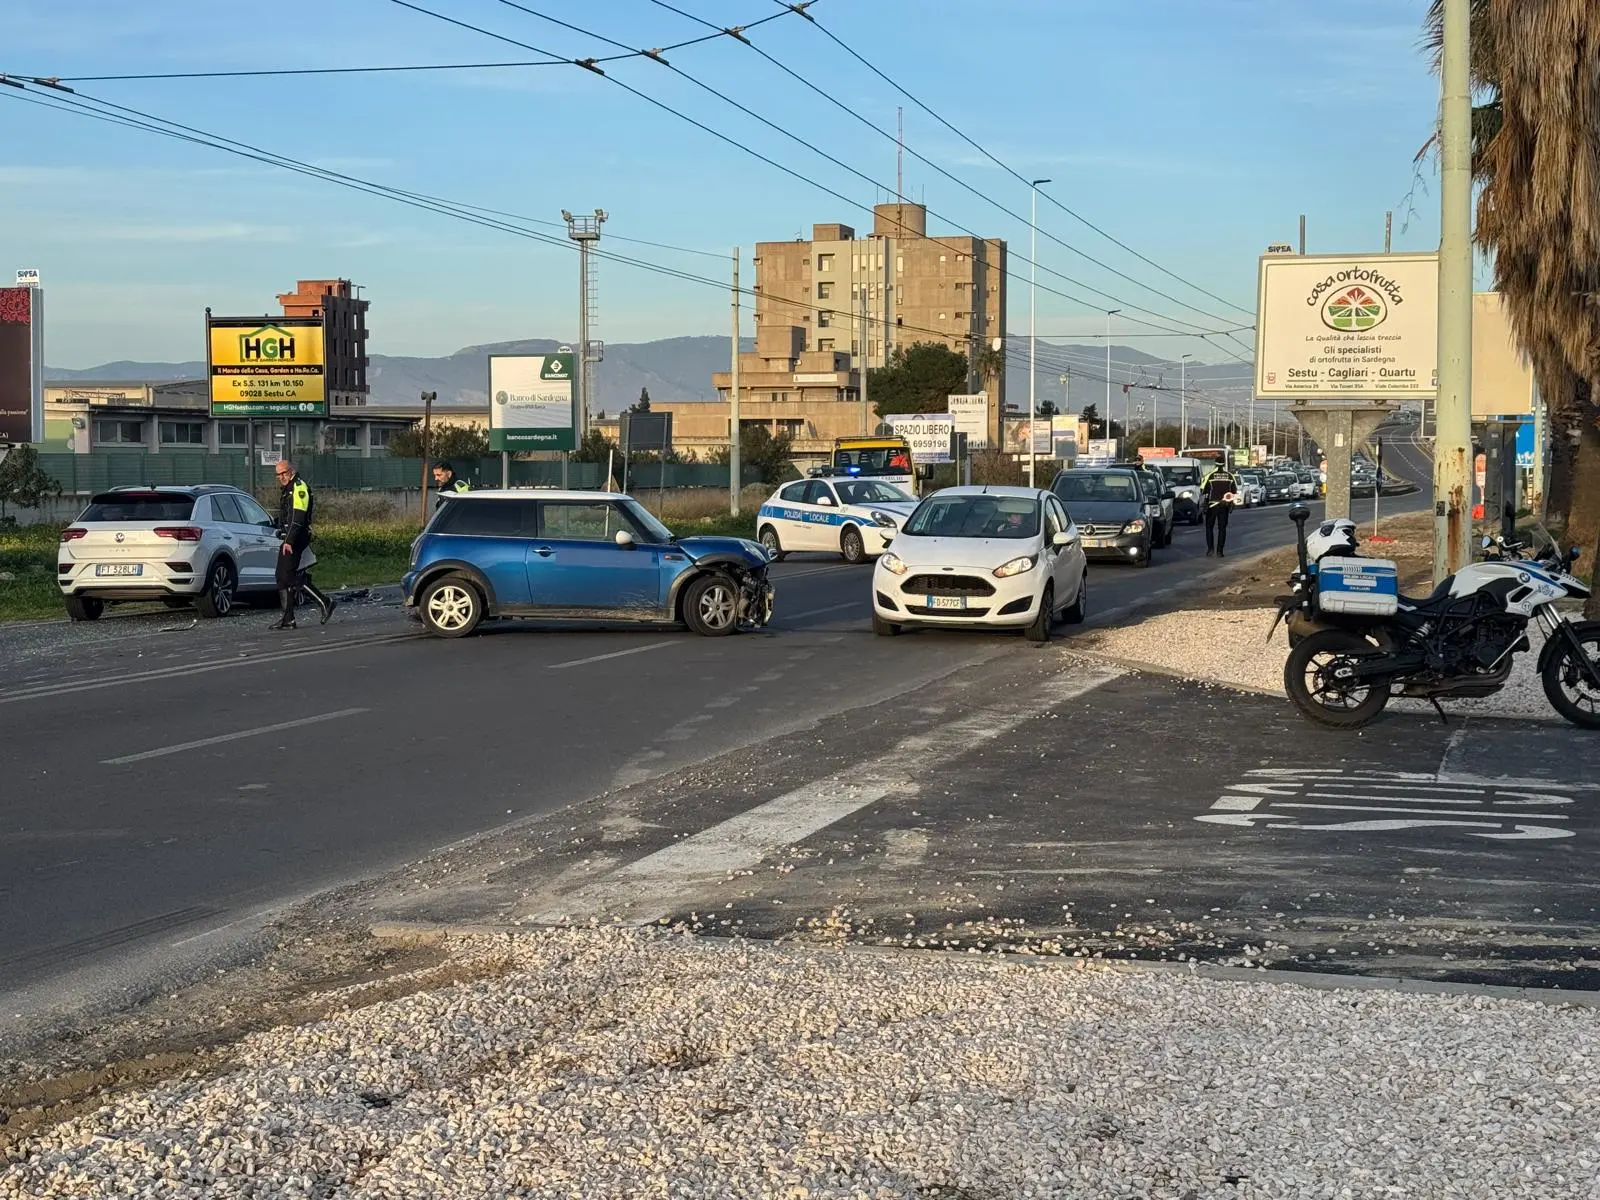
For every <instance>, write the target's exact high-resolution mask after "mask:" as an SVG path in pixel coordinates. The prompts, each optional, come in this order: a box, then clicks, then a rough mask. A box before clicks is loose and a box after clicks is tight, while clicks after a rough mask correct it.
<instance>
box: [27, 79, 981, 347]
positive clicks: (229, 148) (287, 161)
mask: <svg viewBox="0 0 1600 1200" xmlns="http://www.w3.org/2000/svg"><path fill="white" fill-rule="evenodd" d="M12 78H21V77H20V76H17V77H12ZM29 78H30V81H32V79H31V77H29ZM42 86H46V87H53V86H54V85H51V84H43V85H42ZM0 97H11V98H15V99H18V100H23V101H26V102H29V103H32V104H36V105H40V106H42V107H45V108H52V109H57V110H59V111H62V112H67V113H70V114H73V115H77V116H85V117H90V118H93V119H97V120H101V121H105V122H109V123H111V124H115V125H121V126H126V127H129V128H133V129H139V130H143V131H145V132H149V133H155V134H159V135H161V136H165V137H169V138H173V139H175V140H178V141H182V142H188V143H192V144H194V145H199V146H205V147H208V148H211V149H215V150H221V151H223V152H225V153H228V154H233V155H236V156H238V157H241V158H246V159H251V160H254V161H256V162H260V163H263V164H266V165H268V166H274V167H279V168H281V169H284V170H288V171H292V172H294V173H296V174H301V175H306V176H308V177H311V178H314V179H319V180H321V181H323V182H327V183H333V184H336V185H338V186H341V187H346V188H350V189H352V190H355V191H359V192H364V193H366V194H368V195H372V196H376V197H379V198H381V199H389V200H393V201H395V202H397V203H401V204H405V205H408V206H409V207H412V208H417V209H421V210H423V211H428V212H433V213H436V214H439V215H442V216H448V217H453V218H455V219H457V220H462V221H466V222H468V223H471V224H474V225H479V226H482V227H484V228H487V229H490V230H494V231H497V232H502V233H509V234H512V235H513V236H518V237H522V238H525V239H528V240H531V241H535V242H538V243H541V244H544V245H549V246H554V247H556V248H559V249H563V250H569V251H570V250H575V249H576V247H575V246H574V245H573V243H572V242H571V241H570V240H568V239H567V238H564V237H557V236H555V235H553V234H546V233H541V232H539V231H537V230H532V229H526V228H524V227H522V226H521V225H518V224H514V223H513V222H514V221H517V220H525V219H529V218H521V217H512V218H510V219H497V218H494V217H492V216H488V215H484V214H487V213H492V212H494V211H495V210H489V209H483V208H482V207H481V206H476V205H463V204H461V203H460V202H458V201H453V200H448V199H445V198H443V197H438V196H430V195H428V194H427V193H423V192H411V191H407V190H406V189H403V188H396V187H393V186H390V185H387V184H379V183H374V182H373V181H371V180H366V179H362V178H360V177H358V176H354V175H350V174H348V173H345V172H342V171H334V170H332V169H331V168H326V167H318V166H315V165H313V164H310V163H305V162H302V161H300V160H298V159H293V158H290V157H288V156H287V155H282V154H277V153H276V152H274V151H270V150H265V149H262V148H261V147H259V146H254V145H252V144H251V143H248V142H239V141H235V140H234V139H231V138H226V137H223V136H222V135H220V134H212V133H209V132H207V131H205V130H202V129H197V128H195V127H194V126H190V125H184V124H182V123H180V122H176V121H171V120H169V119H168V118H165V117H159V116H155V115H153V114H150V113H144V112H142V111H140V110H138V109H134V108H130V107H128V106H126V105H120V104H116V103H114V102H112V101H109V100H102V99H99V98H98V97H94V96H89V95H87V94H85V93H81V92H70V91H63V90H61V89H59V88H57V89H56V90H55V91H53V92H52V93H51V94H50V95H49V96H48V97H46V96H39V95H34V94H31V93H28V92H26V91H15V90H9V89H8V90H7V91H4V92H0ZM94 105H104V106H106V107H107V108H110V109H113V110H116V111H113V112H109V113H108V112H103V111H100V110H99V109H97V108H95V107H93V106H94ZM122 114H128V115H122ZM534 219H536V218H534ZM552 224H553V223H552ZM608 236H610V235H608ZM670 248H671V249H685V248H684V247H670ZM591 253H593V254H594V255H595V256H596V257H597V258H600V259H603V260H606V261H610V262H616V263H619V264H622V265H625V266H631V267H635V268H637V269H640V270H644V271H649V272H653V273H655V274H658V275H663V276H666V277H668V278H673V279H678V280H682V281H684V282H689V283H696V284H701V285H704V286H707V287H712V288H715V289H717V290H718V291H721V292H728V291H729V290H730V284H729V282H728V281H727V280H725V279H713V278H710V277H707V276H704V275H697V274H694V273H693V272H690V271H684V270H681V269H679V268H676V267H670V266H666V265H664V264H661V263H654V262H650V261H648V260H645V259H639V258H634V257H632V256H629V255H623V254H617V253H615V252H613V251H609V250H605V249H602V248H599V247H596V248H594V249H593V250H592V251H591ZM694 253H709V252H705V251H695V252H694ZM738 293H739V294H740V295H741V296H744V297H748V298H750V299H752V300H754V299H757V298H760V297H762V296H765V298H766V299H767V300H768V301H769V302H771V303H774V304H778V305H785V306H788V307H790V308H793V309H801V310H805V311H806V312H809V313H821V312H830V313H831V312H834V311H835V310H833V309H830V308H826V307H823V306H820V305H815V304H810V303H807V302H805V301H800V300H794V299H791V298H789V297H785V296H779V295H775V294H771V293H763V292H761V291H760V290H758V289H756V288H752V287H741V288H739V289H738ZM857 319H860V318H857ZM865 324H866V325H867V327H868V328H872V327H882V328H894V329H897V330H901V331H903V332H910V333H922V334H927V335H929V336H931V337H934V338H938V339H939V340H941V341H944V340H948V339H949V337H950V334H949V332H948V331H945V330H938V329H931V328H927V327H924V326H917V325H905V324H903V323H895V324H893V325H891V323H890V322H889V321H888V320H887V319H885V318H875V317H868V318H866V319H865ZM841 328H842V326H841Z"/></svg>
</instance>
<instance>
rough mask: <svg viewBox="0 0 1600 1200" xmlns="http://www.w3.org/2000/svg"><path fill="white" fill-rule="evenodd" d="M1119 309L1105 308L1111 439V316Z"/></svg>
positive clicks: (1108, 430) (1111, 434)
mask: <svg viewBox="0 0 1600 1200" xmlns="http://www.w3.org/2000/svg"><path fill="white" fill-rule="evenodd" d="M1121 311H1122V310H1121V309H1120V308H1108V309H1107V310H1106V436H1107V437H1109V438H1112V439H1113V440H1114V439H1115V438H1116V433H1115V431H1114V430H1113V429H1112V428H1111V318H1112V317H1114V316H1116V315H1117V314H1118V313H1119V312H1121ZM1122 432H1123V433H1124V434H1126V433H1127V432H1128V431H1127V429H1126V427H1124V429H1123V431H1122Z"/></svg>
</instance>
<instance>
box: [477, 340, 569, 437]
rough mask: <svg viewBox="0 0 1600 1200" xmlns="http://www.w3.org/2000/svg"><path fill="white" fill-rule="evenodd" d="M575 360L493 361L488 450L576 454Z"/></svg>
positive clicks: (513, 357)
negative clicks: (560, 451) (570, 451)
mask: <svg viewBox="0 0 1600 1200" xmlns="http://www.w3.org/2000/svg"><path fill="white" fill-rule="evenodd" d="M574 357H575V356H574V355H573V354H572V353H571V352H570V351H569V352H567V353H565V354H491V355H490V356H489V448H490V449H491V450H576V449H577V448H578V409H577V402H576V396H575V393H574V392H573V388H572V373H573V359H574Z"/></svg>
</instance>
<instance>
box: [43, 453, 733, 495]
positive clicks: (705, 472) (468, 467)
mask: <svg viewBox="0 0 1600 1200" xmlns="http://www.w3.org/2000/svg"><path fill="white" fill-rule="evenodd" d="M294 461H295V466H296V467H297V468H298V469H299V471H300V474H301V475H302V476H304V477H305V480H306V482H307V483H309V484H311V486H312V487H314V488H322V489H324V490H327V491H334V492H372V491H400V490H404V489H410V488H417V487H420V486H421V483H422V460H421V459H416V458H350V457H347V456H344V455H339V454H302V455H297V456H296V457H295V460H294ZM453 465H454V466H455V468H456V473H457V474H458V475H461V476H462V477H464V478H466V479H467V480H468V481H469V482H471V483H472V485H473V486H474V487H499V486H500V457H499V456H498V455H493V456H488V457H484V458H468V459H456V460H454V462H453ZM39 466H40V467H41V468H42V469H43V470H44V471H45V472H47V473H48V474H49V475H51V476H52V477H54V478H55V479H57V480H58V481H60V483H61V490H62V492H64V493H65V494H67V495H69V496H70V495H87V494H89V493H91V492H103V491H106V490H107V489H109V488H114V487H130V486H137V485H139V484H184V483H230V484H233V485H234V486H235V487H240V488H245V489H249V488H250V486H251V473H250V460H249V459H248V458H247V457H245V456H244V455H243V454H194V453H188V452H184V451H177V452H169V453H163V454H137V453H121V452H113V453H109V454H41V455H39ZM615 469H616V470H617V471H619V472H620V470H621V465H620V464H618V465H617V467H616V468H615ZM604 474H605V465H604V464H602V463H578V462H575V463H568V464H567V480H566V481H567V486H568V487H574V488H598V487H600V486H601V485H602V484H603V483H604V482H605V480H604V479H603V476H604ZM741 475H742V476H743V480H744V483H746V484H752V483H760V482H761V474H760V472H759V471H756V470H753V469H750V468H746V469H745V470H743V471H742V472H741ZM510 481H511V486H512V487H560V486H561V482H562V479H561V463H560V462H547V461H534V460H527V459H515V458H514V459H512V460H511V464H510ZM272 482H273V480H272V468H271V467H266V466H260V465H258V466H257V467H256V469H255V479H254V483H255V486H256V487H257V488H266V487H270V486H271V485H272ZM628 483H629V486H630V487H631V488H633V489H635V490H638V489H650V488H656V487H666V488H692V487H723V488H725V487H727V486H728V468H727V467H725V466H718V465H717V464H715V463H669V464H667V466H666V467H665V469H664V470H663V468H662V467H661V466H659V465H657V464H655V463H644V464H640V465H638V466H636V467H634V469H633V471H632V473H631V474H630V475H629V479H628Z"/></svg>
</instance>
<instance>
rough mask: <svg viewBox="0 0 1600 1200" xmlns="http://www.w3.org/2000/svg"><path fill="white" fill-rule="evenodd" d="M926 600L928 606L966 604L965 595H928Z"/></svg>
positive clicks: (943, 606) (941, 606) (955, 606)
mask: <svg viewBox="0 0 1600 1200" xmlns="http://www.w3.org/2000/svg"><path fill="white" fill-rule="evenodd" d="M927 601H928V605H927V606H928V607H929V608H965V607H966V606H967V598H966V597H965V596H929V597H927Z"/></svg>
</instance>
